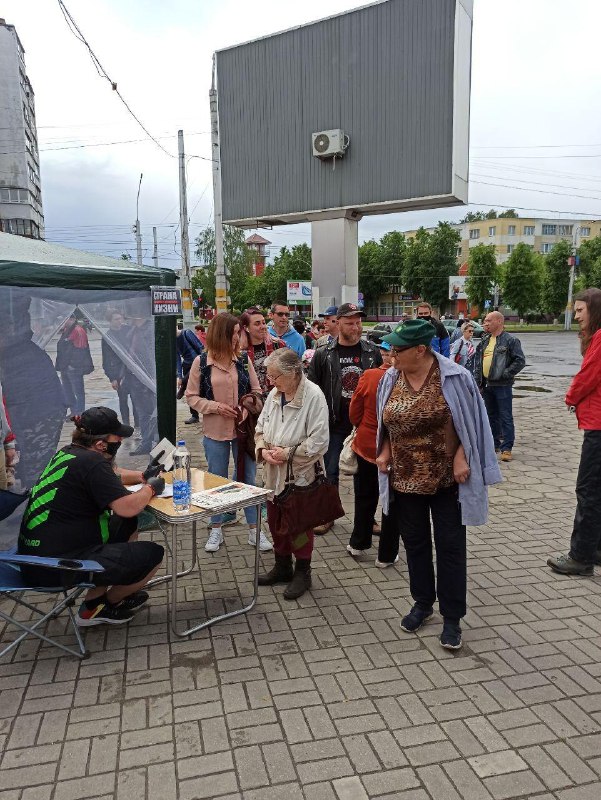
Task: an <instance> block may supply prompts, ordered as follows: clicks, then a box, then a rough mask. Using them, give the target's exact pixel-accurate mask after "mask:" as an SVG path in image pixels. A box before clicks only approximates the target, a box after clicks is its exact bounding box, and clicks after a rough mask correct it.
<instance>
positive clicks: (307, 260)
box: [241, 243, 311, 308]
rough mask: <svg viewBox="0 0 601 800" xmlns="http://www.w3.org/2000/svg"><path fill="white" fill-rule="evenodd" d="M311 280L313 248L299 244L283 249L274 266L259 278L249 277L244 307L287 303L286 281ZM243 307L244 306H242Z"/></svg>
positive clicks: (267, 268)
mask: <svg viewBox="0 0 601 800" xmlns="http://www.w3.org/2000/svg"><path fill="white" fill-rule="evenodd" d="M310 280H311V248H310V247H309V245H307V244H304V243H303V244H297V245H294V247H292V248H291V249H288V248H287V247H282V249H281V250H280V252H279V253H278V255H277V256H276V257H275V259H274V261H273V264H271V265H269V266H267V267H266V268H265V270H264V271H263V273H262V274H261V275H259V276H257V277H252V276H251V277H249V278H248V279H247V281H246V283H245V290H244V293H243V298H244V307H248V306H251V305H260V306H263V307H265V308H268V307H269V306H270V305H271V304H272V303H273V302H274V301H275V300H282V301H283V302H284V303H285V302H286V281H310ZM241 307H242V306H241Z"/></svg>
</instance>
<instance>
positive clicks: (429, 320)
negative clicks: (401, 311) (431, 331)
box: [418, 314, 432, 322]
mask: <svg viewBox="0 0 601 800" xmlns="http://www.w3.org/2000/svg"><path fill="white" fill-rule="evenodd" d="M418 319H424V320H425V321H426V322H432V315H431V314H428V316H427V317H418Z"/></svg>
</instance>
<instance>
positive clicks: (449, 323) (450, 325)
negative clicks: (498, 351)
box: [442, 319, 484, 339]
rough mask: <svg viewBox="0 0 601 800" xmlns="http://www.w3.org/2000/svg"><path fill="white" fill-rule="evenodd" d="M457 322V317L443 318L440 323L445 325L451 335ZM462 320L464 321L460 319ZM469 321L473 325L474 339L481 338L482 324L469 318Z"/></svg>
mask: <svg viewBox="0 0 601 800" xmlns="http://www.w3.org/2000/svg"><path fill="white" fill-rule="evenodd" d="M458 322H459V320H458V319H445V320H443V321H442V324H443V325H444V326H445V328H446V329H447V330H448V332H449V336H451V335H452V334H453V332H454V331H455V329H456V328H457V323H458ZM462 322H464V320H462ZM470 322H471V323H472V325H473V326H474V339H480V338H482V334H483V333H484V328H483V327H482V325H479V324H478V323H477V322H475V321H474V320H470Z"/></svg>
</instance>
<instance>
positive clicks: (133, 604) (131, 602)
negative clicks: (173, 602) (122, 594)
mask: <svg viewBox="0 0 601 800" xmlns="http://www.w3.org/2000/svg"><path fill="white" fill-rule="evenodd" d="M149 596H150V595H149V594H148V592H144V591H142V590H140V591H139V592H134V593H133V594H130V595H129V597H126V598H124V599H123V600H122V601H121V602H120V603H119V608H124V609H125V610H126V611H131V612H132V613H134V614H135V612H136V611H140V610H141V608H142V607H143V606H145V605H146V603H147V602H148V598H149Z"/></svg>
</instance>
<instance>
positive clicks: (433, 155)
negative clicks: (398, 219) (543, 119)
mask: <svg viewBox="0 0 601 800" xmlns="http://www.w3.org/2000/svg"><path fill="white" fill-rule="evenodd" d="M471 17H472V0H386V1H385V2H381V3H376V4H374V5H370V6H365V7H363V8H359V9H356V10H354V11H350V12H348V13H345V14H342V15H339V16H335V17H330V18H328V19H324V20H320V21H318V22H315V23H311V24H308V25H303V26H301V27H299V28H294V29H292V30H289V31H284V32H283V33H279V34H275V35H273V36H269V37H266V38H263V39H258V40H256V41H253V42H248V43H246V44H241V45H238V46H236V47H231V48H229V49H226V50H220V51H219V52H218V53H217V54H216V63H217V89H218V109H219V134H220V144H221V163H222V192H223V220H224V222H229V223H232V224H237V225H243V226H244V227H254V226H255V225H256V224H261V223H263V224H278V223H289V222H300V221H305V220H311V219H317V218H320V217H321V216H322V215H323V212H324V211H330V212H332V213H333V214H340V213H341V212H342V211H346V212H347V213H348V212H349V211H352V210H356V211H357V213H358V214H369V213H372V214H375V213H385V212H387V211H398V210H402V209H409V208H424V207H435V206H442V205H454V204H457V203H463V202H466V200H467V179H468V129H469V90H470V64H471ZM320 131H343V133H344V136H345V137H348V138H345V139H344V141H343V143H342V145H341V148H340V150H341V153H343V155H342V157H340V158H335V159H323V158H319V157H316V156H315V155H314V146H320V145H322V144H323V142H317V143H315V142H314V139H315V137H314V134H315V133H317V132H320ZM335 135H336V134H334V136H335ZM347 142H348V147H347V149H346V150H344V145H345V144H347Z"/></svg>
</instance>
